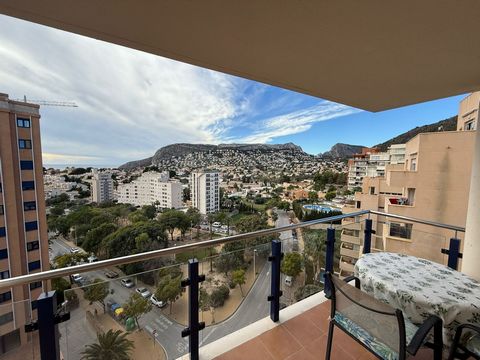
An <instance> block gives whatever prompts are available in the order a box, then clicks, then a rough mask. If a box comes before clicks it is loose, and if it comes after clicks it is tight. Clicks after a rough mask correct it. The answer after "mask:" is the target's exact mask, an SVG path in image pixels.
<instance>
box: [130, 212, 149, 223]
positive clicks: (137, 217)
mask: <svg viewBox="0 0 480 360" xmlns="http://www.w3.org/2000/svg"><path fill="white" fill-rule="evenodd" d="M128 220H130V222H131V223H132V224H135V223H138V222H145V221H147V220H148V218H147V217H146V216H145V214H144V213H143V211H141V210H137V211H135V212H132V213H131V214H130V215H128Z"/></svg>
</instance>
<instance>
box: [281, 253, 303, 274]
mask: <svg viewBox="0 0 480 360" xmlns="http://www.w3.org/2000/svg"><path fill="white" fill-rule="evenodd" d="M301 271H302V255H300V254H299V253H297V252H292V253H287V254H286V255H285V257H284V258H283V260H282V272H283V273H284V274H285V275H288V276H291V277H293V278H295V277H296V276H297V275H298V274H300V272H301Z"/></svg>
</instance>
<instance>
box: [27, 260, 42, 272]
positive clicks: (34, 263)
mask: <svg viewBox="0 0 480 360" xmlns="http://www.w3.org/2000/svg"><path fill="white" fill-rule="evenodd" d="M37 269H40V260H37V261H32V262H29V263H28V271H33V270H37Z"/></svg>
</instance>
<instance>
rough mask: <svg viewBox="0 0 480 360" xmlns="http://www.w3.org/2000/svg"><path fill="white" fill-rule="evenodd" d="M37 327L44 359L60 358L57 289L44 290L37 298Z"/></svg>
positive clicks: (41, 354)
mask: <svg viewBox="0 0 480 360" xmlns="http://www.w3.org/2000/svg"><path fill="white" fill-rule="evenodd" d="M37 313H38V320H37V329H38V340H39V342H40V358H41V359H42V360H59V359H60V345H59V342H58V339H59V337H60V334H59V332H58V325H57V321H56V313H57V294H56V293H55V291H49V292H48V293H47V292H44V293H42V294H40V296H39V297H38V299H37Z"/></svg>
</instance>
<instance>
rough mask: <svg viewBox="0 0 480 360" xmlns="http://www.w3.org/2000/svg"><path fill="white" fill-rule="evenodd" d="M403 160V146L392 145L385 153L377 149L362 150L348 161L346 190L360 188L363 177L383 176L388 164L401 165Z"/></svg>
mask: <svg viewBox="0 0 480 360" xmlns="http://www.w3.org/2000/svg"><path fill="white" fill-rule="evenodd" d="M404 159H405V145H403V144H398V145H392V146H390V147H389V148H388V150H387V151H386V152H380V150H379V149H377V148H363V149H362V152H361V153H360V154H355V155H353V158H352V159H350V160H349V161H348V189H349V190H353V189H355V188H357V187H360V188H361V187H362V184H363V179H364V178H365V177H367V176H368V177H377V176H385V167H386V166H387V165H388V164H401V163H403V162H404Z"/></svg>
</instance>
